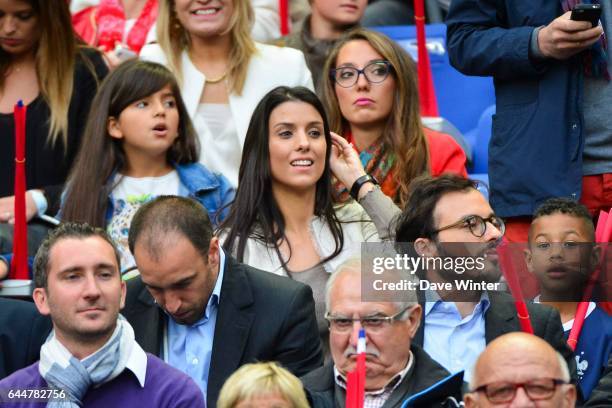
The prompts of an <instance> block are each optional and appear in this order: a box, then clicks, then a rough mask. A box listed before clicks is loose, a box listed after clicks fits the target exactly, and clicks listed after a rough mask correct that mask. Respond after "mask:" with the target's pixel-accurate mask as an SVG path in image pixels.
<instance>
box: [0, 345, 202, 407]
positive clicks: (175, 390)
mask: <svg viewBox="0 0 612 408" xmlns="http://www.w3.org/2000/svg"><path fill="white" fill-rule="evenodd" d="M42 387H45V388H46V387H47V382H46V381H45V380H44V379H43V378H42V377H41V376H40V374H39V372H38V362H36V363H34V364H32V365H31V366H28V367H26V368H23V369H21V370H19V371H16V372H14V373H13V374H12V375H10V376H8V377H6V378H5V379H3V380H2V381H0V390H1V392H2V394H3V397H5V398H6V394H7V392H8V391H9V390H10V389H13V390H15V389H25V388H28V389H32V388H42ZM46 404H47V402H30V401H20V402H18V403H14V402H13V403H8V404H3V403H2V402H0V406H1V407H7V408H8V407H10V408H18V407H19V408H29V407H32V408H41V407H44V406H46ZM83 406H84V407H87V408H98V407H99V408H108V407H113V408H120V407H130V408H131V407H150V408H158V407H159V408H169V407H184V408H192V407H193V408H203V407H204V406H205V405H204V397H203V395H202V392H201V391H200V388H198V386H197V385H196V383H195V382H193V380H192V379H191V378H190V377H188V376H187V375H186V374H184V373H182V372H181V371H179V370H177V369H176V368H173V367H171V366H169V365H167V364H165V363H164V362H163V361H162V360H160V359H159V358H157V357H155V356H154V355H152V354H149V353H147V374H146V377H145V386H144V388H141V387H140V384H139V383H138V379H137V378H136V376H135V375H134V374H133V373H132V372H131V371H130V370H125V371H124V372H123V373H121V374H120V375H119V376H118V377H116V378H115V379H113V380H112V381H109V382H107V383H105V384H103V385H102V386H100V387H98V388H91V389H90V390H89V391H88V392H87V394H86V395H85V398H84V399H83Z"/></svg>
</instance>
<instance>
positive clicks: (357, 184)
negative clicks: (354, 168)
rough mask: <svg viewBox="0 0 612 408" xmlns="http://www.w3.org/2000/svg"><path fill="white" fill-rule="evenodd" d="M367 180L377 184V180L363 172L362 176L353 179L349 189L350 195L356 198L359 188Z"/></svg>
mask: <svg viewBox="0 0 612 408" xmlns="http://www.w3.org/2000/svg"><path fill="white" fill-rule="evenodd" d="M368 182H369V183H372V184H378V181H376V179H375V178H374V177H372V176H370V175H369V174H364V175H363V176H361V177H359V178H358V179H357V180H355V182H354V183H353V185H352V186H351V191H350V194H351V197H353V198H354V199H355V200H357V199H358V197H359V190H361V187H362V186H363V185H364V184H365V183H368Z"/></svg>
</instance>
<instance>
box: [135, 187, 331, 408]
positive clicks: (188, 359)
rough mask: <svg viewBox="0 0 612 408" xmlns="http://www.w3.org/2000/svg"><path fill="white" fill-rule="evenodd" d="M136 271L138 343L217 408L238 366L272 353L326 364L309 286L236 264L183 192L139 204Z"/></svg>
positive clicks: (296, 366)
mask: <svg viewBox="0 0 612 408" xmlns="http://www.w3.org/2000/svg"><path fill="white" fill-rule="evenodd" d="M129 244H130V250H131V252H132V253H133V254H134V258H135V260H136V264H137V266H138V269H139V271H140V273H141V276H140V277H138V278H134V279H133V280H131V281H130V282H129V283H128V298H127V306H126V308H125V316H126V317H127V319H128V320H129V321H130V323H132V325H133V326H134V330H135V332H136V340H137V341H138V342H139V343H140V344H141V345H142V347H143V348H144V349H145V350H147V351H149V352H151V353H155V354H157V355H160V356H163V358H164V359H165V361H166V362H168V363H169V364H171V365H172V366H174V367H177V368H179V369H180V370H182V371H183V372H185V373H187V374H189V375H190V376H191V377H192V378H193V379H194V380H195V381H196V383H197V384H198V385H199V386H200V389H201V390H202V392H203V393H204V395H206V400H207V406H208V407H215V406H216V401H217V397H218V395H219V391H220V389H221V386H222V385H223V383H224V382H225V380H226V379H227V378H228V377H229V376H230V375H231V374H232V373H233V372H234V371H235V370H236V369H237V368H238V367H240V366H241V365H243V364H246V363H251V362H254V361H270V360H273V361H278V362H280V363H281V364H282V365H284V366H285V367H286V368H287V369H289V370H290V371H291V372H293V373H294V374H296V375H303V374H305V373H307V372H309V371H311V370H313V369H315V368H317V367H319V366H320V365H321V364H322V361H323V359H322V354H321V345H320V341H319V335H318V329H317V322H316V318H315V312H314V300H313V297H312V290H311V289H310V287H308V286H306V285H304V284H301V283H298V282H295V281H293V280H291V279H287V278H285V277H279V276H276V275H274V274H271V273H269V272H264V271H260V270H257V269H254V268H251V267H249V266H247V265H243V264H240V263H238V262H236V261H235V260H234V259H232V258H231V257H230V256H229V255H228V254H224V253H223V250H222V249H221V248H220V245H219V239H218V238H217V237H215V236H213V235H212V229H211V225H210V220H209V219H208V215H207V214H206V210H205V209H204V208H203V207H202V206H201V205H199V204H197V203H195V202H194V201H192V200H190V199H188V198H181V197H172V196H166V197H158V198H157V199H155V200H153V201H151V202H149V203H147V204H145V205H143V206H142V207H141V208H140V209H139V210H138V212H137V213H136V215H135V216H134V218H133V220H132V225H131V228H130V234H129Z"/></svg>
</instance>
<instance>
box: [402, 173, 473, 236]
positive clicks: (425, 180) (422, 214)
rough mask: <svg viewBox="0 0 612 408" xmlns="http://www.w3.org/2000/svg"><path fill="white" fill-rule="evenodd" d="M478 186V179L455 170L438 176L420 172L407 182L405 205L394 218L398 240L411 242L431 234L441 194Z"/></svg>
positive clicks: (433, 229)
mask: <svg viewBox="0 0 612 408" xmlns="http://www.w3.org/2000/svg"><path fill="white" fill-rule="evenodd" d="M470 189H474V190H477V189H478V182H477V181H475V180H470V179H466V178H463V177H461V176H458V175H455V174H443V175H441V176H439V177H431V176H421V177H417V178H416V179H414V181H413V182H412V183H411V184H410V193H409V195H408V201H407V202H406V209H405V210H404V211H403V212H402V214H401V215H400V216H399V218H398V220H397V224H396V225H397V227H396V231H395V239H396V241H397V242H414V241H416V240H417V239H418V238H429V239H431V238H433V237H434V235H435V232H434V231H436V229H437V227H436V225H435V222H434V209H435V208H436V204H437V203H438V201H440V198H442V196H443V195H445V194H448V193H454V192H458V191H468V190H470Z"/></svg>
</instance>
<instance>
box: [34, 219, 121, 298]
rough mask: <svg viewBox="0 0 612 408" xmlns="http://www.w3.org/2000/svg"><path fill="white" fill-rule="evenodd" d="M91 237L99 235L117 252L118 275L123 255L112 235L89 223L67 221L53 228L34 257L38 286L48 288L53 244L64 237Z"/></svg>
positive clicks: (35, 279) (35, 282)
mask: <svg viewBox="0 0 612 408" xmlns="http://www.w3.org/2000/svg"><path fill="white" fill-rule="evenodd" d="M89 237H98V238H102V239H103V240H104V241H106V242H107V243H108V244H109V245H110V246H111V247H112V248H113V252H114V253H115V258H116V260H117V276H119V271H120V270H121V255H120V254H119V250H118V249H117V246H116V245H115V243H114V242H113V240H112V239H111V237H110V236H109V235H108V234H107V233H106V231H104V230H103V229H102V228H96V227H92V226H91V225H89V224H87V223H78V222H65V223H62V224H60V226H59V227H57V228H56V229H54V230H52V231H51V232H50V233H49V235H47V237H46V238H45V240H44V241H43V242H42V244H40V247H38V251H37V252H36V256H35V257H34V266H33V267H34V284H35V285H36V287H37V288H47V281H48V277H49V255H50V253H51V249H53V246H54V245H55V244H56V243H58V242H59V241H61V240H63V239H70V238H74V239H85V238H89Z"/></svg>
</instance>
